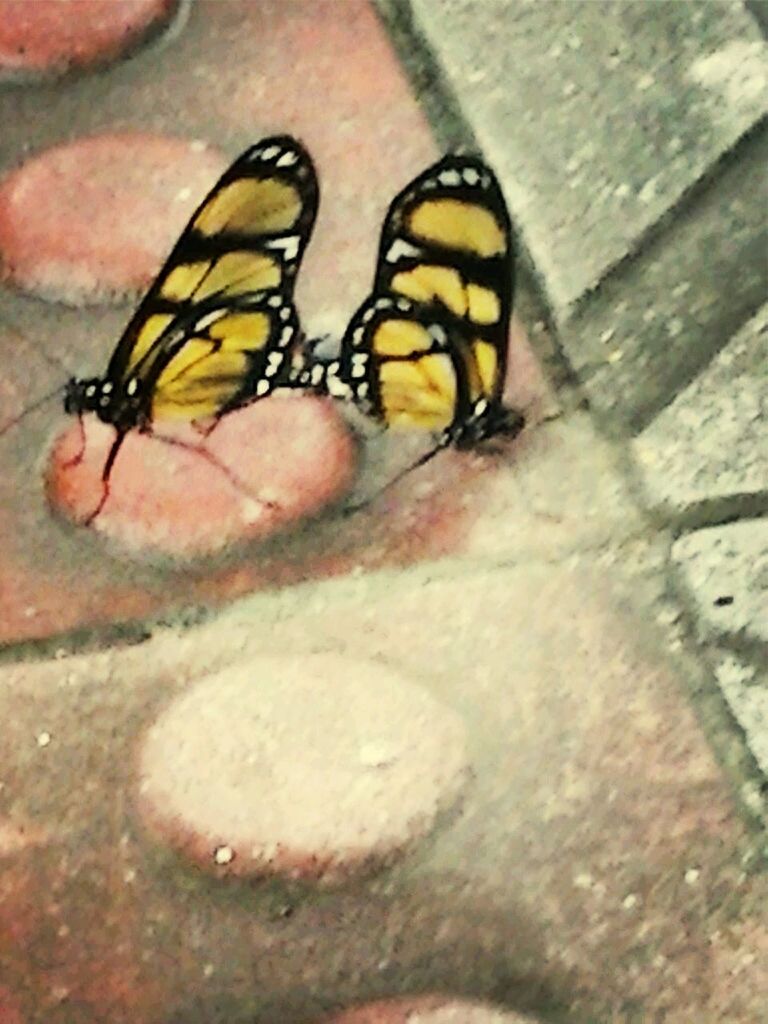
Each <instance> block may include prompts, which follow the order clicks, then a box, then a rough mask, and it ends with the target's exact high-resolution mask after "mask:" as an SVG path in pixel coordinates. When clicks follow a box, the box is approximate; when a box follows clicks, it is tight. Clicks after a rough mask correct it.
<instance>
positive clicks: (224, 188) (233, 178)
mask: <svg viewBox="0 0 768 1024" xmlns="http://www.w3.org/2000/svg"><path fill="white" fill-rule="evenodd" d="M317 204H318V184H317V177H316V174H315V170H314V166H313V164H312V160H311V158H310V156H309V154H308V153H307V152H306V150H305V149H304V148H303V146H301V144H300V143H298V142H297V141H296V140H295V139H293V138H291V137H290V136H275V137H271V138H266V139H263V140H262V141H261V142H258V143H256V144H255V145H253V146H251V147H250V148H249V149H248V150H246V151H245V152H244V153H243V154H242V155H241V156H240V157H239V158H238V159H237V160H236V161H235V162H234V163H233V164H232V166H231V167H230V168H229V169H228V170H227V171H226V172H225V173H224V175H223V176H222V177H221V179H220V180H219V181H218V182H217V184H216V185H215V187H214V188H213V189H212V191H211V192H210V193H209V195H208V196H207V197H206V198H205V200H204V201H203V202H202V203H201V205H200V206H199V207H198V209H197V211H196V212H195V214H194V215H193V217H192V219H191V220H190V222H189V224H188V225H187V227H186V228H185V230H184V232H183V233H182V235H181V237H180V238H179V240H178V242H177V243H176V245H175V246H174V248H173V251H172V252H171V254H170V256H169V257H168V259H167V261H166V263H165V265H164V266H163V268H162V270H161V271H160V273H159V275H158V277H157V279H156V280H155V282H154V284H153V285H152V286H151V288H150V290H149V292H148V293H147V295H146V296H145V298H144V299H143V301H142V302H141V304H140V305H139V307H138V309H137V311H136V313H135V314H134V316H133V317H132V319H131V321H130V322H129V324H128V326H127V327H126V329H125V331H124V332H123V335H122V337H121V338H120V340H119V342H118V344H117V347H116V349H115V351H114V354H113V355H112V358H111V359H110V362H109V366H108V367H107V371H106V374H105V375H104V377H102V378H94V379H91V380H79V379H72V380H71V381H70V382H69V383H68V385H67V388H66V392H65V400H64V404H65V409H66V411H67V412H72V413H78V414H79V413H83V412H95V413H96V414H97V415H98V416H99V418H100V419H102V420H103V421H104V422H106V423H109V424H111V425H113V426H114V427H115V428H116V429H117V431H118V440H117V443H118V444H119V442H120V441H121V439H122V437H123V436H124V435H125V434H126V433H127V432H128V431H129V430H132V429H140V430H146V429H148V428H149V427H150V425H151V424H152V423H154V422H155V421H157V420H163V419H185V420H198V419H206V418H214V419H216V418H218V417H220V416H221V415H223V414H224V413H225V412H227V411H229V410H231V409H233V408H237V407H238V406H241V405H243V404H245V403H246V402H248V401H250V400H252V399H254V398H260V397H264V396H266V395H268V394H269V393H270V391H272V390H273V388H274V387H276V386H277V385H279V384H281V383H284V382H285V381H286V380H287V376H288V370H289V366H290V363H291V352H292V350H293V348H294V347H295V345H296V344H297V342H298V340H299V322H298V316H297V313H296V310H295V308H294V305H293V289H294V282H295V277H296V273H297V271H298V268H299V265H300V263H301V259H302V256H303V253H304V250H305V248H306V245H307V243H308V241H309V238H310V236H311V234H312V228H313V226H314V222H315V216H316V213H317ZM114 454H116V453H115V452H113V453H112V456H111V459H110V460H109V464H110V465H111V462H112V461H114ZM106 472H108V467H106V468H105V473H106Z"/></svg>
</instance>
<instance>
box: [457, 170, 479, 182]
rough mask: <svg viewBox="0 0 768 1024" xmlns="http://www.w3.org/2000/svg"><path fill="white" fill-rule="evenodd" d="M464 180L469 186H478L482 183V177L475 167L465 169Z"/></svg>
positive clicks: (462, 174)
mask: <svg viewBox="0 0 768 1024" xmlns="http://www.w3.org/2000/svg"><path fill="white" fill-rule="evenodd" d="M461 176H462V178H463V179H464V181H465V182H466V183H467V185H477V183H478V182H479V181H480V175H479V174H478V172H477V169H476V168H475V167H465V168H464V170H463V171H462V173H461Z"/></svg>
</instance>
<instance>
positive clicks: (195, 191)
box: [0, 132, 227, 306]
mask: <svg viewBox="0 0 768 1024" xmlns="http://www.w3.org/2000/svg"><path fill="white" fill-rule="evenodd" d="M226 166H227V160H226V158H225V157H224V156H223V155H222V154H221V153H220V152H218V151H217V150H216V149H215V148H214V147H212V146H209V145H208V144H207V143H206V142H204V141H203V140H201V139H187V140H185V139H178V138H173V137H171V136H161V135H153V134H150V133H146V132H114V133H112V132H104V133H101V134H99V135H92V136H87V137H85V138H79V139H76V140H75V141H73V142H70V143H67V144H64V145H61V146H53V147H52V148H50V149H46V150H44V151H43V152H41V153H37V154H36V155H35V156H33V157H30V158H29V159H28V160H25V161H24V163H22V164H21V166H19V167H18V168H16V169H14V170H13V171H11V172H10V173H9V174H7V175H6V176H5V178H3V180H2V181H0V268H1V270H2V276H3V277H4V278H5V279H6V280H7V281H9V282H11V283H12V284H13V285H14V286H16V287H18V288H21V289H23V290H24V291H28V292H30V293H32V294H34V295H38V296H40V297H41V298H44V299H48V300H50V301H52V302H64V303H67V305H70V306H87V305H89V304H91V303H98V302H121V301H123V302H124V301H125V300H126V299H135V298H136V297H137V295H138V294H139V293H140V292H141V291H144V290H146V289H147V288H148V287H149V285H150V284H151V283H152V281H153V279H154V277H155V275H156V274H157V272H158V271H159V269H160V266H161V264H162V263H163V262H164V260H165V258H166V256H167V255H168V254H169V252H170V251H171V248H172V246H173V244H174V243H175V241H176V239H177V238H178V236H179V234H180V233H181V231H182V229H183V228H184V226H185V224H186V223H187V221H188V220H189V218H190V217H191V215H192V213H193V211H194V210H195V208H196V207H197V206H198V204H199V203H200V202H201V201H202V199H203V197H204V196H205V195H206V193H207V192H208V190H209V189H210V188H211V187H212V186H213V184H214V183H215V182H216V180H217V178H218V177H219V176H220V175H221V173H222V172H223V171H224V168H225V167H226Z"/></svg>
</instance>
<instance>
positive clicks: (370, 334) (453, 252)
mask: <svg viewBox="0 0 768 1024" xmlns="http://www.w3.org/2000/svg"><path fill="white" fill-rule="evenodd" d="M512 292H513V248H512V230H511V224H510V218H509V213H508V211H507V207H506V203H505V202H504V197H503V195H502V192H501V188H500V186H499V183H498V181H497V180H496V177H495V175H494V174H493V172H492V171H491V169H490V168H489V167H488V166H487V165H486V164H485V163H484V162H483V161H482V160H480V159H478V158H475V157H471V156H454V155H452V156H446V157H444V158H443V159H442V160H440V161H439V162H438V163H436V164H434V165H433V166H431V167H429V168H428V169H427V170H426V171H424V172H423V173H422V174H421V175H419V177H417V178H416V179H415V180H414V181H412V182H411V183H410V184H409V185H408V186H406V188H405V189H403V191H402V192H400V193H399V194H398V195H397V196H396V197H395V199H394V200H393V202H392V204H391V206H390V208H389V212H388V214H387V217H386V219H385V221H384V226H383V229H382V234H381V243H380V247H379V255H378V262H377V267H376V277H375V282H374V286H373V292H372V294H371V295H370V296H369V297H368V298H367V299H366V301H365V302H364V303H363V305H362V306H361V307H360V309H359V310H358V311H357V313H356V314H355V316H354V317H353V318H352V320H351V322H350V324H349V326H348V328H347V330H346V332H345V334H344V337H343V339H342V343H341V349H340V353H339V358H338V359H336V360H333V361H331V362H327V363H325V364H324V365H323V364H317V365H315V366H312V365H311V361H310V365H309V366H308V367H307V368H305V370H304V372H303V374H302V377H301V379H302V380H303V381H304V382H305V383H308V384H311V385H314V386H319V387H320V388H322V389H324V390H327V392H328V393H329V394H331V395H333V396H336V397H339V398H347V399H351V400H353V401H354V402H355V403H356V404H357V405H358V407H359V408H360V409H362V410H363V411H364V412H366V413H367V414H368V415H370V416H371V417H373V418H374V419H376V420H378V421H379V422H381V423H382V424H384V425H385V426H386V427H390V428H395V429H422V430H429V431H434V432H438V433H439V434H440V440H439V442H438V445H437V448H436V449H434V451H433V452H431V453H430V455H431V454H434V452H435V451H439V450H440V448H442V447H445V446H447V445H449V444H454V445H456V446H457V447H460V448H466V447H472V446H473V445H475V444H477V443H478V442H480V441H482V440H483V439H485V438H488V437H491V436H493V435H495V434H500V433H503V434H507V435H510V436H514V435H515V434H517V433H518V432H519V431H520V430H521V429H522V426H523V424H524V420H523V417H522V416H521V415H520V414H519V413H517V412H515V411H514V410H511V409H507V408H505V407H504V406H503V405H502V390H503V386H504V378H505V373H506V365H507V344H508V333H509V322H510V316H511V309H512ZM422 461H426V460H422Z"/></svg>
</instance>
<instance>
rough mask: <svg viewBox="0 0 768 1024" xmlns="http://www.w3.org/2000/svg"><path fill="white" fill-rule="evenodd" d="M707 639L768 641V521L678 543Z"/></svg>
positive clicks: (676, 551)
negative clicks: (736, 638) (728, 638)
mask: <svg viewBox="0 0 768 1024" xmlns="http://www.w3.org/2000/svg"><path fill="white" fill-rule="evenodd" d="M672 559H673V561H674V562H675V563H676V564H677V565H678V567H679V569H680V571H681V574H682V577H683V580H684V581H685V583H686V585H687V587H688V589H689V591H690V593H691V595H692V598H693V601H694V603H695V607H696V611H697V615H698V619H699V623H700V632H701V634H702V636H704V637H707V638H710V639H717V638H719V637H722V636H725V635H730V636H734V637H735V636H739V637H741V638H744V639H746V640H748V641H768V519H753V520H745V521H743V522H739V523H730V524H728V525H727V526H712V527H710V528H708V529H706V530H696V531H695V532H694V533H690V534H687V535H686V536H684V537H681V538H680V539H679V540H677V541H675V543H674V544H673V546H672Z"/></svg>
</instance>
